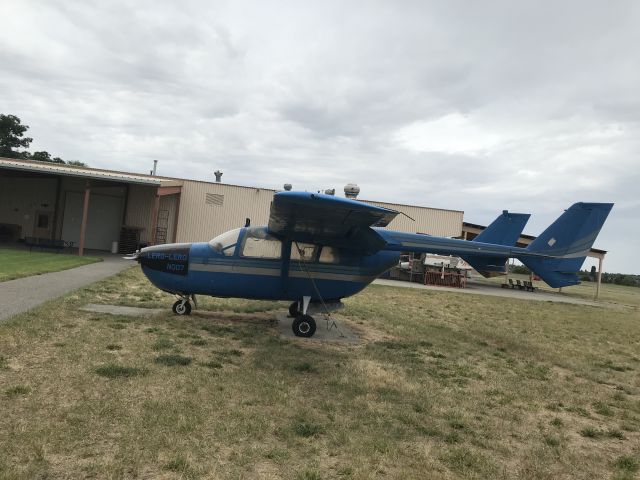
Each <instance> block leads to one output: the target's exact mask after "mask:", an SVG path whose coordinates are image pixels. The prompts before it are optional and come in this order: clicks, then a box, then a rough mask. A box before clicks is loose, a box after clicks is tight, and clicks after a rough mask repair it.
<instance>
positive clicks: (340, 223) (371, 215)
mask: <svg viewBox="0 0 640 480" xmlns="http://www.w3.org/2000/svg"><path fill="white" fill-rule="evenodd" d="M398 213H399V212H397V211H395V210H390V209H388V208H382V207H377V206H374V205H368V204H366V203H363V202H359V201H356V200H351V199H348V198H340V197H334V196H333V195H324V194H321V193H307V192H279V193H276V194H275V195H274V196H273V202H272V203H271V212H270V214H269V233H271V234H272V235H275V236H277V237H280V238H286V239H289V240H294V241H298V242H308V243H321V244H323V245H330V246H334V247H339V248H347V249H351V250H360V251H367V252H369V253H373V252H376V251H378V250H380V249H382V248H384V246H385V244H386V242H385V241H384V240H383V239H382V238H381V237H380V235H378V234H377V233H376V232H375V231H374V230H372V229H371V228H370V227H372V226H376V227H385V226H387V225H388V224H389V222H391V220H393V219H394V218H395V216H396V215H398Z"/></svg>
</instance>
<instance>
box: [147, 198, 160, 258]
mask: <svg viewBox="0 0 640 480" xmlns="http://www.w3.org/2000/svg"><path fill="white" fill-rule="evenodd" d="M158 210H160V188H156V195H155V198H154V199H153V211H152V212H151V235H150V238H149V243H150V244H151V245H155V244H156V229H157V228H158Z"/></svg>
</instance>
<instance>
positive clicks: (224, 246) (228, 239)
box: [209, 228, 241, 257]
mask: <svg viewBox="0 0 640 480" xmlns="http://www.w3.org/2000/svg"><path fill="white" fill-rule="evenodd" d="M240 230H241V229H240V228H236V229H235V230H229V231H228V232H225V233H223V234H221V235H218V236H217V237H216V238H214V239H213V240H211V241H210V242H209V246H210V247H211V248H212V249H213V250H214V251H216V252H218V253H222V254H223V255H224V256H226V257H231V256H232V255H233V254H234V253H235V251H236V246H237V245H238V237H239V236H240Z"/></svg>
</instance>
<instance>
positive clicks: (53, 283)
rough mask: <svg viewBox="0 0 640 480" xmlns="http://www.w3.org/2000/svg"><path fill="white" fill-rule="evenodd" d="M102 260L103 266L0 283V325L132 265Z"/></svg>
mask: <svg viewBox="0 0 640 480" xmlns="http://www.w3.org/2000/svg"><path fill="white" fill-rule="evenodd" d="M101 256H103V258H104V261H102V262H97V263H91V264H89V265H83V266H81V267H76V268H71V269H69V270H62V271H61V272H51V273H44V274H42V275H34V276H32V277H25V278H18V279H16V280H9V281H7V282H0V322H2V321H3V320H6V319H8V318H10V317H12V316H14V315H17V314H18V313H22V312H26V311H27V310H30V309H32V308H33V307H37V306H38V305H40V304H41V303H44V302H46V301H49V300H53V299H54V298H58V297H60V296H61V295H64V294H65V293H68V292H71V291H73V290H77V289H78V288H81V287H84V286H86V285H89V284H90V283H93V282H97V281H98V280H102V279H104V278H107V277H110V276H112V275H115V274H116V273H119V272H121V271H122V270H124V269H125V268H127V267H131V266H133V265H135V262H131V261H129V260H124V259H122V258H121V257H120V256H117V255H106V256H105V255H101Z"/></svg>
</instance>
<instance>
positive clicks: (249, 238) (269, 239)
mask: <svg viewBox="0 0 640 480" xmlns="http://www.w3.org/2000/svg"><path fill="white" fill-rule="evenodd" d="M281 255H282V242H281V241H280V240H278V239H277V238H275V237H273V236H271V235H269V234H268V233H266V232H265V231H264V229H258V228H255V229H253V228H249V229H247V234H246V235H245V239H244V245H243V247H242V256H243V257H252V258H276V259H277V258H280V257H281Z"/></svg>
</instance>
